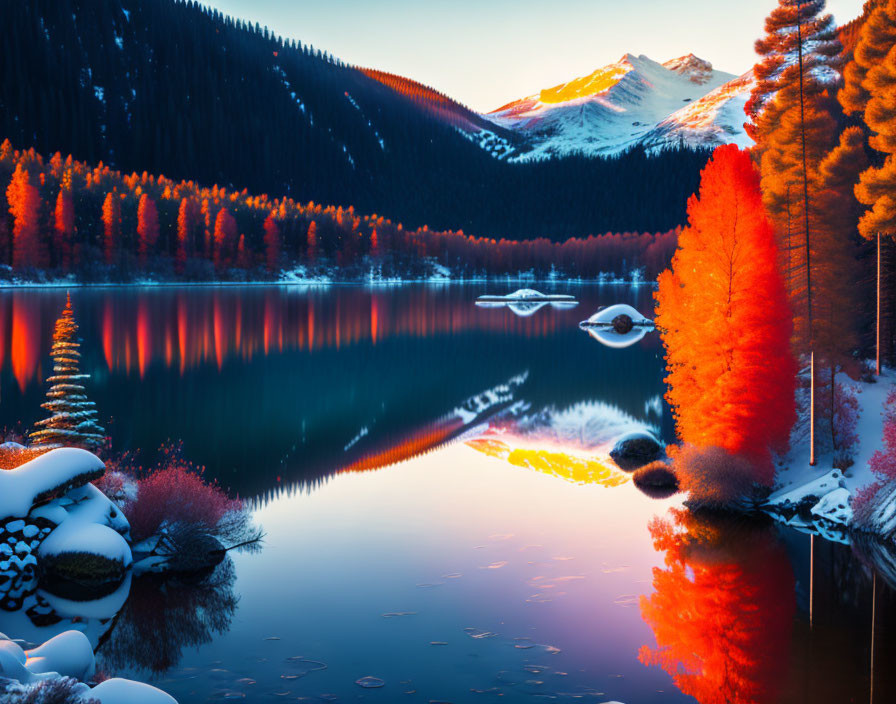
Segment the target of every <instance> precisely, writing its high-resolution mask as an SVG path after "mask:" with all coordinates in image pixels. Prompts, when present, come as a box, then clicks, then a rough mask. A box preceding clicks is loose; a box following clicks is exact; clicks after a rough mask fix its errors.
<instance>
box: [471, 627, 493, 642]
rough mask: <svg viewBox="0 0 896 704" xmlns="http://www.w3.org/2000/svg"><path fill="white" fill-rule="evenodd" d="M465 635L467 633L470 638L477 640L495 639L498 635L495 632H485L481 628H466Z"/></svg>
mask: <svg viewBox="0 0 896 704" xmlns="http://www.w3.org/2000/svg"><path fill="white" fill-rule="evenodd" d="M464 633H466V634H467V635H468V636H470V638H475V639H476V640H480V639H482V638H494V637H495V636H496V635H498V634H497V633H495V632H493V631H484V630H482V629H481V628H465V629H464Z"/></svg>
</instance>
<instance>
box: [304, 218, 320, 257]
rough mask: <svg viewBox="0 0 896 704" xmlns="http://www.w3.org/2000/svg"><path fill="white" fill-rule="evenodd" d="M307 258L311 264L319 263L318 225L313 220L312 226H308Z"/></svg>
mask: <svg viewBox="0 0 896 704" xmlns="http://www.w3.org/2000/svg"><path fill="white" fill-rule="evenodd" d="M305 252H306V257H307V259H308V261H309V262H310V263H314V262H316V261H317V256H318V252H317V223H316V222H315V221H314V220H312V221H311V224H309V225H308V236H307V242H306V248H305Z"/></svg>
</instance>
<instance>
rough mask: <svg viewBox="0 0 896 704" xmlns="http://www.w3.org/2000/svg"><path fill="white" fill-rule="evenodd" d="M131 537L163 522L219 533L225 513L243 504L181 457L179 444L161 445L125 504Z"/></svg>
mask: <svg viewBox="0 0 896 704" xmlns="http://www.w3.org/2000/svg"><path fill="white" fill-rule="evenodd" d="M123 510H124V513H125V515H126V516H127V518H128V521H129V522H130V524H131V536H132V537H133V538H134V540H143V539H144V538H148V537H150V536H152V535H155V534H156V533H157V532H158V531H159V529H160V528H161V527H162V525H163V524H168V525H175V524H179V525H190V526H195V527H196V528H199V529H200V530H202V531H204V532H208V533H210V534H216V533H220V524H221V523H222V521H223V519H224V518H225V517H226V516H228V514H241V513H242V511H243V504H242V502H241V501H240V500H239V499H231V498H229V497H228V496H227V494H226V493H225V492H224V490H223V489H221V487H219V486H218V485H217V484H216V483H214V482H210V483H209V482H206V481H205V480H204V479H203V477H202V469H201V468H196V467H194V466H193V465H191V464H190V463H189V462H187V461H186V460H184V459H183V457H182V456H181V454H180V451H179V448H177V447H175V446H168V447H165V448H163V460H162V462H161V463H160V464H159V465H158V466H157V467H156V468H155V469H153V470H151V471H150V472H149V473H148V474H146V476H144V477H143V478H141V479H139V480H138V481H137V496H136V498H135V499H134V500H133V501H129V502H128V503H127V504H125V506H124V508H123Z"/></svg>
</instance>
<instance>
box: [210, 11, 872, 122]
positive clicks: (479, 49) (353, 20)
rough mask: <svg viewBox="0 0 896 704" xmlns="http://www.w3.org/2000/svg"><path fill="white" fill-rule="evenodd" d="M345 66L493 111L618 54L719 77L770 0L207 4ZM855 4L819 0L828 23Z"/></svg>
mask: <svg viewBox="0 0 896 704" xmlns="http://www.w3.org/2000/svg"><path fill="white" fill-rule="evenodd" d="M206 1H210V2H211V4H212V5H213V6H214V7H217V8H219V9H220V10H222V11H223V12H225V13H227V14H231V15H235V16H238V17H242V18H244V19H247V20H252V21H253V22H259V23H260V24H262V25H267V26H268V27H270V28H271V29H272V30H274V31H276V32H277V33H278V34H282V35H283V36H286V37H290V38H295V39H299V40H301V41H302V42H304V43H310V44H313V45H314V46H315V47H320V48H322V49H326V50H327V51H329V52H330V53H332V54H334V55H336V56H338V57H340V58H341V59H343V60H344V61H346V62H348V63H351V64H356V65H360V66H370V67H373V68H378V69H381V70H384V71H391V72H393V73H398V74H402V75H404V76H408V77H409V78H413V79H415V80H418V81H421V82H423V83H426V84H429V85H431V86H433V87H434V88H436V89H437V90H439V91H441V92H443V93H447V94H448V95H450V96H451V97H453V98H455V99H456V100H459V101H461V102H462V103H465V104H466V105H468V106H469V107H471V108H473V109H474V110H479V111H487V110H492V109H494V108H496V107H498V106H500V105H503V104H504V103H506V102H508V101H510V100H513V99H515V98H519V97H522V96H524V95H529V94H532V93H534V92H536V91H538V90H539V89H541V88H545V87H549V86H552V85H555V84H557V83H562V82H564V81H567V80H569V79H570V78H573V77H576V76H581V75H585V74H588V73H590V72H591V71H593V70H594V69H596V68H598V67H599V66H603V65H604V64H607V63H610V62H612V61H615V60H617V59H618V58H619V57H620V56H622V55H623V54H625V53H626V52H631V53H633V54H646V55H647V56H649V57H650V58H652V59H655V60H657V61H665V60H667V59H670V58H672V57H675V56H681V55H682V54H687V53H689V52H693V53H694V54H696V55H697V56H700V57H701V58H704V59H707V60H709V61H711V62H712V63H713V65H715V66H716V68H719V69H721V70H723V71H729V72H731V73H742V72H743V71H745V70H747V69H748V68H749V67H750V66H751V65H752V64H753V61H754V55H753V41H754V40H755V39H756V38H757V37H758V36H759V35H760V34H761V33H762V28H763V19H764V17H765V15H766V14H768V11H769V10H770V9H771V8H773V7H774V6H775V5H776V4H777V3H776V0H538V1H537V2H536V1H534V0H488V1H485V2H476V1H475V0H206ZM862 4H863V0H828V8H829V10H830V11H831V12H833V14H834V16H835V17H836V18H837V20H838V22H845V21H847V20H850V19H852V18H853V17H855V16H857V15H858V14H859V13H860V12H861V8H862Z"/></svg>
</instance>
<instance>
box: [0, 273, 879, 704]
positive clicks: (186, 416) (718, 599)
mask: <svg viewBox="0 0 896 704" xmlns="http://www.w3.org/2000/svg"><path fill="white" fill-rule="evenodd" d="M512 288H514V287H509V288H508V287H506V286H496V285H491V286H488V287H486V286H484V285H451V286H440V287H434V286H423V285H420V286H402V287H394V288H367V287H361V286H333V287H327V288H299V287H296V288H289V287H281V288H277V287H245V288H237V287H195V288H169V287H161V288H146V289H140V288H98V289H83V290H82V289H78V290H74V291H73V292H72V300H73V304H74V307H75V314H76V316H77V318H78V320H79V322H80V324H81V334H82V337H83V342H84V345H83V350H84V361H85V370H86V371H88V372H89V373H90V374H91V375H92V378H91V380H90V383H89V388H88V392H89V393H90V395H91V396H92V398H93V399H94V400H96V401H97V404H98V406H99V409H100V412H101V416H102V417H103V419H104V420H106V421H108V427H107V429H108V430H109V432H110V435H111V437H112V442H113V446H114V447H115V448H116V449H118V450H131V451H133V452H135V453H136V454H137V456H138V457H139V458H140V460H141V462H143V463H146V464H148V463H151V462H152V461H153V460H154V457H155V454H156V451H157V448H158V447H159V445H160V444H161V443H163V442H165V441H166V440H168V439H172V440H182V441H183V444H184V451H185V453H186V455H187V456H188V458H189V459H191V460H192V461H194V462H196V463H197V464H200V465H204V466H205V467H206V472H207V474H209V475H210V476H212V477H214V478H216V479H218V480H219V481H220V482H221V484H222V485H224V486H226V487H227V488H229V489H230V490H231V491H233V492H236V493H239V494H240V496H242V497H243V498H244V499H245V500H246V501H248V502H249V504H250V505H251V506H252V507H253V509H254V513H255V517H256V520H257V521H258V522H259V523H260V524H261V525H262V526H263V527H264V530H265V533H266V537H265V541H264V546H263V549H262V551H261V552H260V553H255V554H236V555H234V556H233V558H232V559H228V560H227V561H225V563H223V564H222V565H221V566H220V567H219V568H218V569H217V570H216V571H215V573H213V574H212V575H210V576H207V577H205V578H202V579H198V578H197V579H194V580H189V581H184V580H168V581H160V580H159V579H157V578H154V577H141V578H138V579H135V580H133V581H129V582H128V583H126V584H125V585H122V587H121V588H120V589H119V590H118V592H116V593H115V594H113V595H111V596H107V597H104V598H102V599H97V600H95V601H90V602H74V601H70V600H65V599H61V598H59V597H57V596H54V595H52V594H49V593H46V592H42V591H41V592H38V593H36V594H35V595H33V597H32V598H31V600H30V601H28V602H27V603H26V605H25V606H24V607H23V608H22V609H19V610H16V611H2V610H0V632H4V633H6V634H7V635H9V636H11V637H16V638H23V639H25V640H29V641H32V642H38V641H42V640H45V639H46V638H48V637H50V636H52V635H53V634H54V633H57V632H59V631H62V630H66V629H69V628H78V629H81V630H84V631H85V632H87V633H88V635H89V636H90V637H91V639H92V640H93V642H94V644H95V645H96V647H97V648H98V659H99V662H100V664H101V666H102V667H103V669H104V670H105V671H107V672H108V673H110V674H115V675H122V676H132V677H136V678H141V679H146V680H149V681H152V682H153V683H154V684H156V685H157V686H159V687H161V688H163V689H165V690H167V691H169V692H170V693H171V694H172V695H174V696H175V697H176V698H178V699H179V700H180V701H181V702H182V704H186V703H187V702H193V701H199V702H201V701H218V700H226V699H245V700H248V701H252V702H272V701H279V700H284V701H297V700H298V701H368V702H396V701H407V702H474V701H483V702H492V701H494V702H499V701H503V702H510V701H512V702H516V701H541V700H548V701H590V702H609V701H619V702H625V703H626V704H642V703H643V704H650V703H653V702H664V703H665V702H693V701H699V702H701V704H710V703H712V704H715V703H716V702H738V703H745V704H746V703H754V702H755V703H756V704H761V703H765V702H806V703H807V704H808V703H809V702H859V701H862V702H865V701H879V702H885V701H894V700H896V681H894V675H893V674H891V673H892V669H891V668H890V667H889V665H888V663H890V662H892V658H893V656H894V655H896V639H894V638H893V636H892V634H891V629H890V628H889V624H890V623H891V622H892V620H893V617H894V614H896V610H894V601H893V598H892V595H891V594H892V593H891V591H890V588H889V586H888V585H887V584H886V582H885V581H884V580H883V579H881V578H877V580H876V586H875V585H874V584H873V582H872V577H871V574H872V572H871V570H870V569H869V567H868V566H867V563H866V562H863V559H862V557H861V553H860V551H856V550H854V549H852V548H850V547H847V546H841V545H834V544H830V543H823V542H821V541H820V540H816V542H815V548H814V551H815V556H814V566H815V573H814V585H813V587H812V601H811V606H812V608H811V622H810V608H809V607H810V598H809V592H810V589H809V576H810V539H809V537H808V536H806V535H802V534H798V533H795V532H793V531H789V530H782V529H780V528H777V527H775V526H773V525H769V524H763V523H760V524H752V523H750V524H748V523H744V522H731V521H720V520H708V519H704V518H701V519H697V518H694V517H693V516H690V515H688V514H687V513H686V512H683V511H681V509H680V506H681V500H680V498H679V497H669V498H665V499H655V498H650V497H648V496H646V495H645V494H643V493H641V492H640V491H639V490H638V489H637V488H636V487H635V486H634V485H633V484H632V482H631V481H630V477H629V475H627V474H625V473H623V472H620V471H619V470H617V469H615V468H614V467H613V466H612V464H611V463H610V462H609V461H608V460H607V456H606V453H607V451H608V450H609V448H610V446H611V445H612V443H613V441H614V439H615V438H617V437H618V436H619V435H621V434H623V433H624V432H627V431H629V430H632V429H639V428H642V429H643V428H649V429H651V430H652V431H653V432H655V433H657V434H658V435H660V436H661V437H663V439H665V440H666V441H672V440H673V439H674V435H673V423H672V418H671V415H670V411H669V409H668V407H667V406H666V405H665V403H664V402H663V400H662V396H663V393H664V386H663V375H664V374H663V360H662V346H661V344H660V342H659V339H658V336H657V335H656V334H655V333H651V334H649V335H647V336H646V337H645V338H644V339H643V340H641V341H640V342H638V343H637V344H635V345H633V346H631V347H628V348H626V349H611V348H608V347H604V346H602V345H601V344H599V343H598V342H597V341H596V340H594V339H592V338H591V337H590V336H589V335H587V334H586V333H584V332H582V331H581V330H579V329H578V327H577V323H578V321H580V320H584V319H585V318H587V317H588V316H590V315H591V314H592V313H594V312H595V311H597V310H598V308H599V307H600V306H603V305H609V304H612V303H619V302H624V303H630V304H631V305H634V306H635V307H636V308H638V310H640V311H641V312H642V313H644V314H646V315H648V316H651V311H652V291H651V289H649V288H646V287H643V288H637V287H628V286H601V287H598V286H570V287H566V286H562V287H558V286H545V287H543V289H544V290H548V289H550V290H551V291H552V292H560V293H572V294H573V295H575V296H576V297H577V299H578V300H579V305H578V306H577V307H575V308H572V309H562V308H556V307H552V306H545V307H543V308H541V309H539V310H535V311H516V312H515V311H512V310H509V309H507V308H500V309H483V308H478V307H476V306H475V305H474V303H473V302H474V300H475V298H476V296H478V295H479V294H481V293H485V292H486V291H487V292H489V293H495V292H497V293H505V292H507V291H509V290H512ZM64 298H65V292H64V291H62V290H47V291H40V290H27V291H5V292H0V332H2V344H0V426H3V425H7V426H13V425H14V424H16V423H17V422H19V421H21V422H22V423H23V424H24V427H28V426H30V424H31V423H32V422H33V421H34V420H36V419H37V418H39V417H41V416H40V414H41V409H40V408H39V404H40V403H41V401H42V398H43V394H44V391H45V385H44V382H43V379H44V378H45V377H46V376H47V375H48V374H49V371H50V366H49V364H50V363H49V357H48V352H49V348H50V339H51V333H52V326H53V322H54V320H55V318H56V317H57V316H58V314H59V312H60V311H61V309H62V306H63V304H64ZM520 313H526V314H525V315H521V314H520ZM875 590H876V591H875ZM872 597H874V601H875V621H874V623H875V633H874V662H875V663H877V665H876V666H872V659H871V647H872V632H871V625H872ZM872 680H873V683H874V689H873V692H872V689H871V683H872ZM364 685H377V686H374V687H371V686H364Z"/></svg>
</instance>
